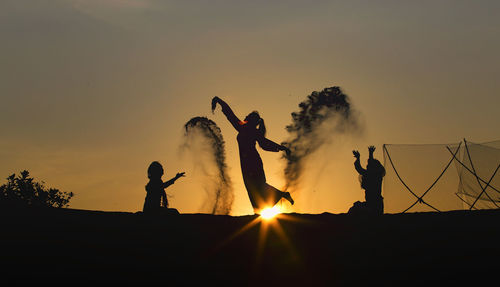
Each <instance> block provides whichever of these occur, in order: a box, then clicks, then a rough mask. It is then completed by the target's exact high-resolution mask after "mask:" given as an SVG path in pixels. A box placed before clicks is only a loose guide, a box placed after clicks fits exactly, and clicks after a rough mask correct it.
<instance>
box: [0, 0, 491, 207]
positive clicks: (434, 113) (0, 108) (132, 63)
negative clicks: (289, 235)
mask: <svg viewBox="0 0 500 287" xmlns="http://www.w3.org/2000/svg"><path fill="white" fill-rule="evenodd" d="M499 13H500V2H498V1H458V0H457V1H439V0H438V1H436V0H433V1H399V0H398V1H368V0H367V1H239V0H238V1H236V0H232V1H139V0H123V1H119V0H95V1H92V0H91V1H83V0H82V1H79V0H67V1H63V0H61V1H58V0H47V1H43V0H33V1H24V0H12V1H11V0H3V1H1V2H0V39H1V45H0V97H1V102H0V133H1V135H2V136H1V137H0V162H1V165H0V176H1V177H2V178H6V177H7V176H8V175H9V174H12V173H14V172H16V173H17V172H19V171H21V170H23V169H28V170H29V171H30V172H31V173H32V175H33V176H34V177H35V178H36V179H37V180H44V181H45V182H46V184H47V185H48V186H51V187H56V188H59V189H61V190H64V191H73V192H74V193H75V194H76V196H75V197H74V199H73V200H72V202H71V207H73V208H82V209H92V210H117V211H138V210H141V209H142V204H143V202H144V196H145V190H144V185H145V184H146V183H147V177H146V169H147V166H148V165H149V163H150V162H151V161H153V160H158V161H160V162H161V163H162V164H163V165H164V167H165V169H166V176H165V177H164V179H165V180H166V179H168V178H170V177H172V176H174V175H175V173H176V172H177V171H181V170H184V171H186V172H187V176H188V177H186V178H182V179H180V180H179V181H178V182H177V183H176V184H175V185H174V186H172V187H170V188H169V189H168V190H167V193H169V194H171V195H173V197H172V198H171V199H170V203H171V206H172V207H175V208H178V209H179V211H181V212H198V211H199V206H200V200H201V198H202V197H203V193H202V192H201V193H200V191H199V188H198V189H197V187H199V185H200V182H197V181H196V179H197V177H196V174H195V173H196V171H195V170H194V168H193V162H192V161H191V160H187V159H186V158H183V157H181V156H179V145H180V143H181V140H182V134H183V131H182V127H183V124H184V123H185V122H186V121H187V120H189V119H190V118H191V117H193V116H198V115H200V116H209V117H210V118H211V119H213V120H214V121H216V122H217V123H218V124H219V126H220V127H221V129H222V132H223V135H224V137H225V140H226V145H227V156H228V165H229V167H230V169H231V175H232V178H233V182H234V187H235V197H236V198H235V204H234V209H233V214H234V215H240V214H248V213H251V212H252V209H251V205H250V203H249V200H248V197H247V194H246V191H245V189H244V186H243V181H242V178H241V173H240V167H239V160H238V155H237V144H236V139H235V136H236V133H235V132H234V130H232V128H231V126H230V125H229V124H228V123H227V122H226V121H225V118H224V116H223V115H222V114H221V113H220V110H219V112H218V113H216V114H214V115H212V114H211V113H210V100H211V98H212V97H213V96H216V95H217V96H219V97H221V98H223V99H225V100H226V101H227V102H228V103H229V104H230V105H231V106H232V107H233V109H234V111H235V112H236V114H238V115H240V116H244V115H246V114H247V113H248V112H250V111H252V110H258V111H259V112H260V113H261V115H262V117H263V118H264V119H265V120H266V124H267V130H268V137H269V138H271V139H272V140H275V141H277V142H281V141H283V140H285V139H286V136H287V134H286V131H285V130H284V127H285V126H286V125H287V124H288V123H289V122H290V113H291V112H292V111H294V110H296V109H297V104H298V103H299V102H300V101H302V100H303V99H305V97H306V96H307V95H308V94H310V93H311V92H312V91H315V90H321V89H323V88H325V87H330V86H334V85H337V86H340V87H342V88H343V90H344V92H345V93H346V94H348V95H349V96H350V98H351V100H352V102H353V105H354V106H355V108H356V109H357V110H358V111H360V113H361V114H362V119H363V121H364V125H365V133H364V135H363V137H362V138H356V139H353V140H352V142H351V145H350V146H348V147H346V148H345V150H333V151H331V153H330V154H329V155H328V156H331V158H332V161H331V163H330V164H331V165H332V168H331V169H330V170H332V174H322V175H318V178H322V179H323V180H320V179H318V182H322V184H318V185H317V186H313V187H308V188H311V189H314V194H315V195H314V198H312V199H311V198H309V199H307V201H308V204H307V205H303V206H302V207H301V209H300V210H298V211H301V212H311V213H320V212H324V211H327V212H335V213H338V212H346V211H347V209H348V208H349V207H350V205H351V204H352V202H353V201H356V200H361V199H362V197H363V192H362V191H361V190H360V187H359V183H358V182H357V176H356V174H355V172H354V170H353V169H352V161H353V158H352V154H350V149H353V148H358V149H360V151H361V152H362V156H365V155H366V146H367V145H369V144H374V145H376V146H377V148H378V149H377V151H376V154H375V155H376V156H377V157H382V153H381V150H382V144H384V143H450V142H458V141H460V140H461V139H462V138H464V137H465V138H467V139H469V140H471V141H475V142H483V141H489V140H495V139H498V138H499V137H500V136H499V134H498V131H499V130H498V127H499V126H500V125H499V124H500V118H499V116H498V109H499V107H500V97H499V94H500V84H499V82H498V80H499V79H500V53H499V51H500V17H498V15H499ZM261 154H262V157H263V160H264V166H265V169H266V173H267V177H268V180H269V182H270V184H272V185H275V186H277V187H281V186H283V183H284V181H283V178H282V168H283V165H282V162H281V161H280V155H279V154H272V153H263V152H261ZM365 158H366V157H365ZM362 160H363V158H362ZM327 170H329V169H327ZM338 170H343V171H345V172H344V173H341V172H333V171H338ZM325 178H328V179H329V180H331V184H330V185H326V184H325V180H324V179H325Z"/></svg>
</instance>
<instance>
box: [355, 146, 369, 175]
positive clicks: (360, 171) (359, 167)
mask: <svg viewBox="0 0 500 287" xmlns="http://www.w3.org/2000/svg"><path fill="white" fill-rule="evenodd" d="M352 153H353V154H354V157H355V158H356V161H354V168H355V169H356V171H357V172H358V173H359V174H361V175H365V174H366V169H364V168H362V167H361V163H360V162H359V151H357V150H353V151H352Z"/></svg>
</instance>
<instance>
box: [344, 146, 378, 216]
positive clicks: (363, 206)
mask: <svg viewBox="0 0 500 287" xmlns="http://www.w3.org/2000/svg"><path fill="white" fill-rule="evenodd" d="M368 152H369V158H368V164H367V165H366V169H364V168H362V167H361V164H360V162H359V156H360V155H359V152H358V151H357V150H353V151H352V153H353V154H354V157H355V158H356V161H355V162H354V168H355V169H356V171H357V172H358V173H359V175H360V181H361V188H363V189H364V190H365V202H360V201H357V202H355V203H354V205H353V206H352V207H351V208H350V209H349V212H348V213H368V214H383V213H384V198H383V197H382V178H383V177H384V176H385V168H384V166H383V165H382V164H381V163H380V161H378V160H376V159H375V158H373V152H375V147H374V146H369V147H368Z"/></svg>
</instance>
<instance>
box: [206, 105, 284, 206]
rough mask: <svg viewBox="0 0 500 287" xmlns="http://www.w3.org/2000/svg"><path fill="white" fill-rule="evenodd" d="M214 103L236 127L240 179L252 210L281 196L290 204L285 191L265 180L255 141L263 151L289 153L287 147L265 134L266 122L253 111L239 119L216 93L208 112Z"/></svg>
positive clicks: (268, 204) (272, 202)
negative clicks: (241, 176) (241, 178)
mask: <svg viewBox="0 0 500 287" xmlns="http://www.w3.org/2000/svg"><path fill="white" fill-rule="evenodd" d="M217 104H219V105H220V106H221V107H222V112H223V113H224V115H225V116H226V117H227V119H228V120H229V122H230V123H231V125H232V126H233V127H234V128H235V129H236V130H237V131H238V136H237V137H236V139H237V140H238V147H239V151H240V164H241V172H242V174H243V182H244V183H245V187H246V189H247V192H248V197H249V198H250V202H251V203H252V206H253V208H254V211H255V213H259V212H260V211H261V210H262V209H264V208H266V207H273V206H274V205H275V204H276V203H277V202H278V201H279V200H280V199H281V198H285V199H287V200H288V201H289V202H290V203H291V204H293V203H294V201H293V199H292V197H291V196H290V193H289V192H283V191H281V190H278V189H276V188H274V187H272V186H270V185H269V184H267V183H266V175H265V174H264V166H263V164H262V159H261V158H260V155H259V153H258V152H257V149H256V148H255V142H257V143H259V146H260V147H261V148H262V149H263V150H266V151H272V152H278V151H285V152H287V153H290V150H289V149H288V148H286V147H285V146H282V145H279V144H277V143H275V142H273V141H271V140H269V139H267V138H266V126H265V125H264V120H263V119H262V118H261V117H260V116H259V113H258V112H257V111H253V112H251V113H250V114H248V115H247V116H246V117H245V120H244V121H240V120H239V119H238V117H237V116H236V115H235V114H234V113H233V111H232V110H231V108H230V107H229V105H228V104H227V103H226V102H224V101H223V100H221V99H220V98H219V97H214V98H213V99H212V112H213V111H214V110H215V107H216V105H217Z"/></svg>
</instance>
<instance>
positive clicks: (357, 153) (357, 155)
mask: <svg viewBox="0 0 500 287" xmlns="http://www.w3.org/2000/svg"><path fill="white" fill-rule="evenodd" d="M352 154H353V155H354V157H355V158H357V159H359V156H360V155H359V151H357V150H353V151H352Z"/></svg>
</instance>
